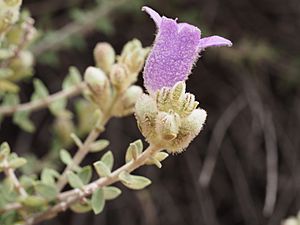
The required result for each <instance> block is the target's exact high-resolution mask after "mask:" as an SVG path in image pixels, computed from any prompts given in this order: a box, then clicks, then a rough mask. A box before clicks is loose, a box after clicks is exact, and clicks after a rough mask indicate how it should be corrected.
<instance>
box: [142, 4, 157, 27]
mask: <svg viewBox="0 0 300 225" xmlns="http://www.w3.org/2000/svg"><path fill="white" fill-rule="evenodd" d="M142 11H145V12H146V13H148V14H149V15H150V17H151V18H152V19H153V20H154V22H155V24H156V26H157V27H158V28H159V27H160V24H161V20H162V19H161V16H160V15H159V14H158V13H157V12H155V11H154V10H153V9H151V8H149V7H147V6H144V7H142Z"/></svg>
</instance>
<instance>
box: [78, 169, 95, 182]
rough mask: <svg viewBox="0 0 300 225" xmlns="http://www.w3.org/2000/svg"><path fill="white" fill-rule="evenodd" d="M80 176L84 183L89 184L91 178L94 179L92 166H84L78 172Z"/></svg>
mask: <svg viewBox="0 0 300 225" xmlns="http://www.w3.org/2000/svg"><path fill="white" fill-rule="evenodd" d="M78 176H79V178H80V180H81V181H82V183H83V184H88V183H89V182H90V180H91V179H92V168H91V166H85V167H83V168H82V169H81V170H80V172H79V173H78Z"/></svg>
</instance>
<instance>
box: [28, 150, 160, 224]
mask: <svg viewBox="0 0 300 225" xmlns="http://www.w3.org/2000/svg"><path fill="white" fill-rule="evenodd" d="M160 150H162V149H161V148H160V147H157V146H153V145H150V146H149V147H148V148H147V149H146V150H145V151H144V152H143V153H142V154H141V155H139V156H138V157H137V159H136V160H134V161H133V160H132V161H130V162H128V163H126V164H125V165H123V166H122V167H120V168H118V169H117V170H115V171H114V172H112V174H111V175H110V176H107V177H102V178H99V179H98V180H96V181H94V182H92V183H90V184H88V185H85V186H84V187H83V188H82V189H74V190H71V191H67V192H63V193H61V194H60V195H59V196H58V198H59V199H62V200H61V201H60V202H59V203H57V204H56V205H54V206H53V207H51V208H49V209H48V210H46V211H45V212H43V213H41V214H38V215H36V216H34V217H31V218H29V219H28V220H27V223H26V225H33V224H36V223H39V222H41V221H44V220H46V219H49V218H51V217H53V216H55V215H56V214H58V213H60V212H62V211H65V210H67V209H68V208H69V207H70V206H71V205H72V204H74V203H75V202H77V201H79V200H80V199H82V198H83V197H88V196H90V195H91V194H92V193H93V192H94V191H96V190H97V189H98V188H100V187H104V186H108V185H111V184H113V183H115V182H117V181H119V175H120V173H121V172H123V171H127V172H129V173H130V172H132V171H134V170H135V169H137V168H139V167H141V166H142V165H144V164H145V163H146V162H147V160H148V159H149V158H150V157H151V156H153V155H154V154H155V153H157V152H158V151H160Z"/></svg>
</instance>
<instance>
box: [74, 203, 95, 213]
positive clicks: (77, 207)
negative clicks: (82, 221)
mask: <svg viewBox="0 0 300 225" xmlns="http://www.w3.org/2000/svg"><path fill="white" fill-rule="evenodd" d="M70 208H71V210H72V211H74V212H76V213H86V212H89V211H90V210H92V206H91V204H90V202H85V203H83V204H81V203H75V204H73V205H71V207H70Z"/></svg>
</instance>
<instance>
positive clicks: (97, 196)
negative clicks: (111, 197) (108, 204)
mask: <svg viewBox="0 0 300 225" xmlns="http://www.w3.org/2000/svg"><path fill="white" fill-rule="evenodd" d="M91 204H92V209H93V211H94V213H95V214H99V213H101V212H102V211H103V209H104V205H105V200H104V193H103V189H102V188H99V189H97V190H96V191H95V192H94V193H93V195H92V200H91Z"/></svg>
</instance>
